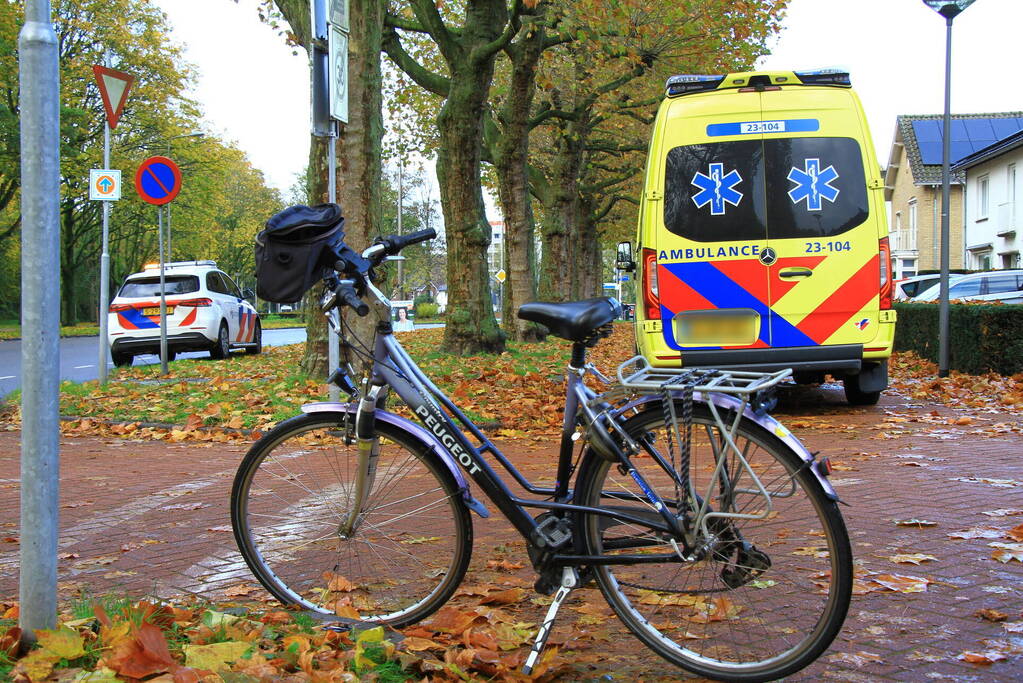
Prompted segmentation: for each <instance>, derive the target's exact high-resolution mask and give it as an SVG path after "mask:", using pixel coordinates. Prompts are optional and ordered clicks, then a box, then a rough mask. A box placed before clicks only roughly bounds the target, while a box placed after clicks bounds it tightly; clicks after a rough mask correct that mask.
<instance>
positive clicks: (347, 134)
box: [337, 0, 391, 381]
mask: <svg viewBox="0 0 1023 683" xmlns="http://www.w3.org/2000/svg"><path fill="white" fill-rule="evenodd" d="M350 2H351V4H350V8H349V13H350V17H351V19H350V21H351V28H352V32H351V40H350V42H349V45H348V49H349V57H348V75H349V81H348V123H346V124H344V125H343V126H341V139H340V142H339V145H338V154H337V157H338V175H337V180H338V190H337V196H338V201H339V203H340V204H341V207H342V208H343V209H344V212H345V241H346V242H347V243H348V245H349V246H351V247H352V248H353V249H355V250H356V251H362V250H363V249H365V248H366V247H368V246H369V245H370V242H371V241H372V240H373V238H374V237H375V236H377V235H379V234H380V233H381V232H382V229H381V203H380V193H381V173H382V161H381V158H382V152H381V140H382V138H383V134H384V124H383V115H382V114H381V108H382V105H383V95H382V93H383V89H382V85H381V84H382V76H381V71H380V50H381V42H382V39H383V29H384V12H385V10H386V6H385V4H384V2H383V1H382V0H350ZM378 286H380V285H378ZM386 313H387V316H388V318H389V317H390V313H391V312H390V311H389V310H388V311H387V312H386ZM345 319H346V322H347V323H348V325H349V326H350V327H349V331H350V333H354V334H355V336H357V337H358V338H359V339H361V340H363V342H364V343H365V344H366V345H367V346H370V348H372V346H371V342H372V339H373V335H374V334H375V328H376V322H377V316H376V315H374V312H371V313H370V315H367V316H366V317H364V318H360V317H358V316H357V315H355V313H354V312H353V311H351V310H348V311H346V318H345ZM341 360H342V362H346V363H348V364H349V365H350V366H351V367H352V369H353V370H354V371H355V373H356V374H362V373H363V372H365V371H366V370H367V368H368V365H369V364H368V362H367V360H366V359H365V358H364V357H363V356H359V355H358V354H355V353H353V352H351V350H350V349H348V348H342V349H341ZM353 379H354V380H355V381H358V378H357V377H353Z"/></svg>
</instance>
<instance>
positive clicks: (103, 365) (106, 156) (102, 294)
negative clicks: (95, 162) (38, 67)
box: [96, 53, 110, 386]
mask: <svg viewBox="0 0 1023 683" xmlns="http://www.w3.org/2000/svg"><path fill="white" fill-rule="evenodd" d="M103 65H104V66H106V67H107V68H110V54H109V53H104V55H103ZM103 169H104V170H106V171H109V170H110V122H109V121H107V119H106V117H105V116H104V117H103ZM109 249H110V202H103V246H102V251H101V253H100V257H99V363H98V364H97V365H96V367H97V368H99V384H100V386H106V384H107V358H108V357H109V356H110V339H109V338H108V336H107V317H108V316H109V310H108V308H109V306H110V251H109Z"/></svg>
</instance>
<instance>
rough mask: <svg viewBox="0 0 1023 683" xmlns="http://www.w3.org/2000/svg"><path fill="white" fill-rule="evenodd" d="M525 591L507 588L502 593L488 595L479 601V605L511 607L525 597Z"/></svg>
mask: <svg viewBox="0 0 1023 683" xmlns="http://www.w3.org/2000/svg"><path fill="white" fill-rule="evenodd" d="M525 595H526V591H524V590H522V589H521V588H509V589H508V590H504V591H497V592H496V593H490V594H489V595H487V596H486V597H485V598H483V599H482V600H480V604H481V605H512V604H514V603H516V602H519V601H520V600H522V598H523V597H525Z"/></svg>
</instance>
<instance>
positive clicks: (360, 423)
mask: <svg viewBox="0 0 1023 683" xmlns="http://www.w3.org/2000/svg"><path fill="white" fill-rule="evenodd" d="M383 391H384V387H382V386H374V387H373V388H372V389H370V390H369V393H367V394H366V396H365V397H364V398H363V399H362V400H361V401H359V409H358V411H357V412H356V413H355V438H356V443H357V448H358V453H359V457H358V462H357V464H356V468H357V469H356V476H355V492H354V497H353V499H352V506H351V509H349V510H348V515H347V517H346V518H345V520H344V521H343V522H342V523H341V525H340V526H339V527H338V535H340V536H341V537H342V538H344V537H347V536H350V535H351V534H352V533H353V532H354V531H355V528H356V526H357V524H358V521H359V515H361V514H362V508H363V506H364V505H365V504H366V500H367V499H368V498H369V494H370V492H371V491H372V490H373V482H374V480H375V479H376V474H377V461H378V460H379V459H380V437H378V436H377V434H376V409H377V399H378V398H379V396H380V394H381V393H382V392H383Z"/></svg>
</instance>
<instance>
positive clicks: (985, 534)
mask: <svg viewBox="0 0 1023 683" xmlns="http://www.w3.org/2000/svg"><path fill="white" fill-rule="evenodd" d="M948 537H949V538H960V539H969V538H1001V537H1002V531H1001V529H995V528H994V527H973V528H971V529H967V530H966V531H953V532H952V533H950V534H949V535H948Z"/></svg>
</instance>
